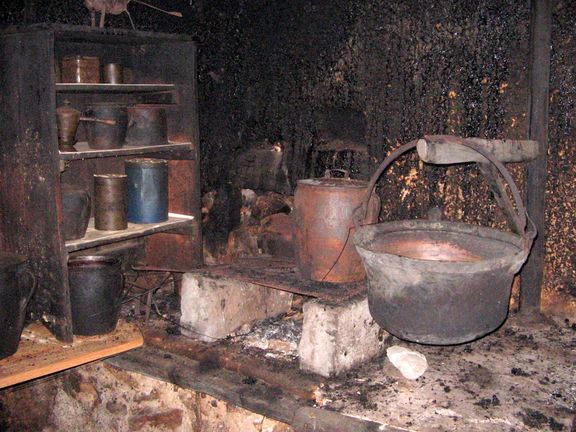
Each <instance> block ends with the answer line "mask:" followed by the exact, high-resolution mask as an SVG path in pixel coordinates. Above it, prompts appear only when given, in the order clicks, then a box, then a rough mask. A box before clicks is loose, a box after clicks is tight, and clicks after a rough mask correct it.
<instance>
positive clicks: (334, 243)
mask: <svg viewBox="0 0 576 432" xmlns="http://www.w3.org/2000/svg"><path fill="white" fill-rule="evenodd" d="M333 171H334V170H333ZM344 175H345V178H334V177H332V176H331V173H330V171H327V172H326V174H325V177H324V178H315V179H306V180H298V186H297V187H296V192H295V194H294V208H295V210H294V215H293V217H294V222H295V225H296V233H295V234H296V252H297V253H296V258H297V259H296V261H297V264H298V268H299V269H300V271H301V273H302V275H303V276H304V277H306V278H308V279H312V280H316V281H324V282H333V283H344V282H357V281H361V280H362V279H364V278H365V276H366V274H365V273H364V268H363V267H362V261H361V260H360V257H359V256H358V253H357V252H356V250H355V249H354V244H353V243H352V239H351V232H352V231H353V228H354V223H353V220H352V216H353V212H354V210H355V209H356V208H358V207H359V206H360V205H361V203H362V199H363V198H364V197H365V196H366V192H367V191H368V183H367V182H365V181H363V180H353V179H351V178H350V177H349V176H348V172H347V171H344ZM379 211H380V201H379V200H378V199H374V200H372V201H371V203H370V206H369V211H368V216H367V218H366V220H367V222H368V223H373V222H377V221H378V212H379Z"/></svg>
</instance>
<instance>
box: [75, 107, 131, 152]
mask: <svg viewBox="0 0 576 432" xmlns="http://www.w3.org/2000/svg"><path fill="white" fill-rule="evenodd" d="M85 118H96V119H98V120H100V121H98V122H90V123H88V124H87V125H86V126H87V134H88V146H89V147H90V148H93V149H100V150H106V149H115V148H119V147H122V146H123V145H124V141H125V139H126V128H127V126H128V111H127V109H126V105H122V104H117V103H107V102H103V103H94V104H91V105H88V106H87V108H86V117H85ZM104 120H107V121H104Z"/></svg>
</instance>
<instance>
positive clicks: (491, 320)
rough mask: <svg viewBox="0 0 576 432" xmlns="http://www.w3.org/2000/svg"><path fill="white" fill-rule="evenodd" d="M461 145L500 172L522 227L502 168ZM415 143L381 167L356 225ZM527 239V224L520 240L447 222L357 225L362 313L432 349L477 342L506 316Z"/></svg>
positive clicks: (522, 213)
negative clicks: (364, 287) (364, 298)
mask: <svg viewBox="0 0 576 432" xmlns="http://www.w3.org/2000/svg"><path fill="white" fill-rule="evenodd" d="M463 145H466V146H467V147H469V148H472V149H473V150H476V151H477V152H479V153H481V154H482V155H483V156H484V157H486V158H487V159H488V160H489V161H490V162H492V163H493V164H494V165H495V166H496V168H497V169H498V170H499V171H500V174H502V176H503V177H504V179H505V180H506V181H507V182H508V184H509V186H510V190H511V192H512V195H513V197H514V200H515V202H516V209H517V211H518V215H519V220H521V221H522V223H521V226H522V227H525V226H526V211H525V209H524V206H523V204H522V201H521V199H520V194H519V192H518V189H517V187H516V185H515V184H514V181H513V180H512V178H511V177H510V174H509V173H508V171H506V168H504V166H503V165H502V164H501V163H500V162H499V161H498V160H497V159H495V158H494V157H493V156H492V155H491V154H490V153H487V152H486V151H484V150H482V149H481V148H479V147H477V146H475V145H473V144H468V143H466V144H463ZM415 146H416V142H412V143H409V144H406V145H404V146H402V147H400V148H399V149H398V150H396V151H395V152H393V153H392V154H391V155H390V156H388V157H387V158H386V160H384V162H382V165H381V166H380V167H379V169H378V170H377V171H376V173H375V174H374V176H373V177H372V179H371V182H370V185H369V186H368V191H369V192H368V195H367V197H366V198H365V200H364V204H363V207H362V208H361V209H359V211H358V212H357V213H356V216H357V217H356V221H358V220H359V219H360V220H361V218H362V216H363V214H364V213H363V212H364V208H365V207H366V203H367V201H368V197H369V195H370V194H371V193H372V190H373V188H374V185H375V183H376V181H377V180H378V178H379V177H380V175H381V174H382V172H383V171H384V170H385V169H386V168H387V167H388V165H389V164H390V163H391V162H392V161H394V160H395V159H396V158H397V157H398V156H399V155H401V154H403V153H405V152H406V151H408V150H411V149H413V148H415ZM528 219H529V218H528ZM535 235H536V231H535V228H534V226H533V224H532V223H531V225H530V228H529V229H528V231H526V229H524V232H523V234H522V235H516V234H513V233H505V232H501V231H498V230H495V229H491V228H485V227H480V226H476V225H469V224H465V223H457V222H448V221H427V220H411V221H397V222H387V223H382V224H378V225H366V226H362V227H360V228H358V229H357V230H356V233H355V234H354V237H353V240H354V244H355V245H356V249H357V250H358V253H359V254H360V256H361V257H362V261H363V264H364V267H365V268H366V273H367V276H368V303H369V307H370V313H371V315H372V317H373V318H374V319H375V320H376V322H377V323H378V324H379V325H380V326H381V327H382V328H384V329H385V330H387V331H388V332H390V333H392V334H393V335H395V336H397V337H399V338H401V339H406V340H410V341H414V342H418V343H424V344H433V345H451V344H459V343H465V342H469V341H471V340H474V339H477V338H479V337H481V336H483V335H485V334H487V333H489V332H491V331H493V330H495V329H496V328H498V327H499V326H500V325H501V324H502V323H503V322H504V320H505V319H506V316H507V314H508V303H509V299H510V292H511V285H512V279H513V277H514V275H515V274H516V273H517V272H518V270H520V268H521V267H522V265H523V264H524V262H525V261H526V258H527V257H528V254H529V252H530V248H531V247H532V242H533V239H534V237H535Z"/></svg>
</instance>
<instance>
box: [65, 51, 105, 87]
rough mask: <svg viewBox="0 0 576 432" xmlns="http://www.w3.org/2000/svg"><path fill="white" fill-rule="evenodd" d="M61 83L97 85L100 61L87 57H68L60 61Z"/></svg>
mask: <svg viewBox="0 0 576 432" xmlns="http://www.w3.org/2000/svg"><path fill="white" fill-rule="evenodd" d="M62 82H65V83H99V82H100V59H99V58H98V57H88V56H79V55H77V56H68V57H64V58H63V59H62Z"/></svg>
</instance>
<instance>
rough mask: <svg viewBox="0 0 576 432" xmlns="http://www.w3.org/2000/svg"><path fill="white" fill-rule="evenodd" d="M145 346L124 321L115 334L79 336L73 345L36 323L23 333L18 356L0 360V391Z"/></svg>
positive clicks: (140, 335) (119, 324)
mask: <svg viewBox="0 0 576 432" xmlns="http://www.w3.org/2000/svg"><path fill="white" fill-rule="evenodd" d="M143 343H144V339H143V338H142V334H141V333H140V330H138V328H137V327H136V326H134V325H133V324H128V323H126V322H124V321H119V322H118V326H117V327H116V330H115V331H113V332H112V333H109V334H106V335H101V336H76V337H75V338H74V342H73V343H72V344H70V345H66V344H64V343H63V342H60V341H58V340H56V339H55V338H54V336H52V335H51V334H50V332H49V331H48V330H47V329H46V328H45V327H43V326H42V325H40V324H38V323H33V324H31V325H30V326H28V327H27V328H26V329H24V331H23V333H22V339H21V341H20V346H19V348H18V351H17V352H16V354H14V355H13V356H11V357H7V358H5V359H3V360H0V388H4V387H8V386H11V385H14V384H18V383H21V382H25V381H29V380H31V379H34V378H39V377H42V376H45V375H49V374H52V373H55V372H59V371H62V370H65V369H69V368H71V367H75V366H79V365H81V364H85V363H89V362H91V361H94V360H99V359H102V358H105V357H109V356H112V355H115V354H118V353H122V352H125V351H128V350H131V349H134V348H138V347H140V346H142V344H143Z"/></svg>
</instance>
